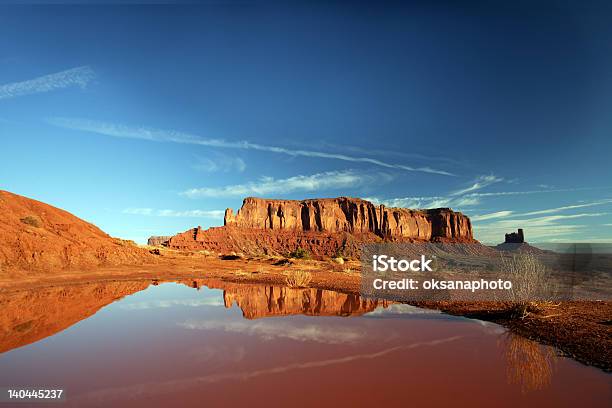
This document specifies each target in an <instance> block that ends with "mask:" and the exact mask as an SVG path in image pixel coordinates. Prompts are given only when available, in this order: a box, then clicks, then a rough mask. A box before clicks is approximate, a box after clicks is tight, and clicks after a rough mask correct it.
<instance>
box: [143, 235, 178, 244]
mask: <svg viewBox="0 0 612 408" xmlns="http://www.w3.org/2000/svg"><path fill="white" fill-rule="evenodd" d="M170 238H172V236H171V235H168V236H164V235H153V236H151V237H149V239H148V240H147V245H150V246H159V245H164V244H165V243H167V242H168V240H169V239H170Z"/></svg>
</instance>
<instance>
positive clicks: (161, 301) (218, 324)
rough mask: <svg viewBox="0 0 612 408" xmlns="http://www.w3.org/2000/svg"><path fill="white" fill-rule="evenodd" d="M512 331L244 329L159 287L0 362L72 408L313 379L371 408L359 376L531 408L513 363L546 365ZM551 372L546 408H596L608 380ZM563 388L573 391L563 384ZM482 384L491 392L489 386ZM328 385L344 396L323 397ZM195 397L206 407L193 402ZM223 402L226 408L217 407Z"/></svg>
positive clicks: (233, 317)
mask: <svg viewBox="0 0 612 408" xmlns="http://www.w3.org/2000/svg"><path fill="white" fill-rule="evenodd" d="M247 303H248V302H247ZM505 332H506V331H505V330H504V329H503V328H501V327H500V326H498V325H495V324H492V323H487V322H482V321H478V320H470V319H465V318H461V317H453V316H448V315H444V314H441V313H439V312H436V311H431V310H425V309H419V308H416V307H414V306H409V305H400V304H397V305H396V304H392V305H389V306H388V307H387V308H382V307H379V308H378V309H376V310H374V311H373V312H371V313H368V314H365V315H363V316H351V317H337V316H327V317H320V316H304V315H291V316H275V317H265V318H258V319H253V320H249V319H245V318H244V317H243V315H242V310H241V309H240V308H239V307H238V306H236V305H235V304H234V306H233V307H232V308H230V309H227V308H225V306H224V301H223V291H222V290H218V289H208V288H205V287H202V288H201V289H200V290H196V289H193V288H190V287H188V286H185V285H181V284H176V283H164V284H161V285H159V286H150V287H149V288H148V289H146V290H144V291H140V292H137V293H134V294H132V295H129V296H126V297H125V298H123V299H121V300H119V301H117V302H115V303H113V304H111V305H109V306H107V307H104V308H102V309H101V310H99V311H98V312H97V313H96V314H95V315H93V316H92V317H90V318H88V319H86V320H83V321H81V322H79V323H77V324H75V325H73V326H71V327H69V328H68V329H66V330H64V331H62V332H59V333H58V334H56V335H54V336H51V337H48V338H46V339H44V340H41V341H39V342H36V343H34V344H31V345H28V346H25V347H21V348H18V349H14V350H12V351H10V352H7V353H4V354H2V355H0V384H18V383H21V384H41V385H42V384H58V385H62V386H63V387H64V388H66V389H67V395H69V396H73V397H78V400H74V401H73V403H74V405H75V406H87V405H96V404H98V405H107V404H111V405H113V404H114V403H115V402H117V401H123V399H124V398H132V396H133V395H136V394H137V395H140V396H141V397H142V398H144V400H143V401H145V402H143V404H142V406H154V405H156V404H162V401H165V404H171V403H174V402H176V401H181V402H182V403H183V404H185V405H190V403H191V402H193V404H191V405H193V406H199V405H198V404H205V405H206V404H210V405H211V406H217V405H225V403H228V402H227V401H229V400H227V398H230V399H231V398H234V399H232V401H233V403H235V404H238V403H251V402H252V399H253V398H254V397H258V398H264V395H269V393H270V392H273V393H274V394H275V395H277V396H278V398H280V400H283V396H284V398H292V395H293V394H292V393H295V392H298V391H296V390H293V391H291V390H292V387H294V386H295V384H301V383H304V382H305V381H311V382H312V381H313V379H315V378H316V381H317V384H318V385H317V387H318V388H319V389H320V390H321V391H320V392H321V393H323V394H326V395H332V396H335V397H338V398H340V399H341V400H343V401H345V402H346V401H349V402H351V401H352V403H353V404H354V403H359V402H362V403H364V401H366V400H367V401H369V402H370V403H375V401H373V400H369V399H368V398H370V397H369V396H368V394H365V395H363V396H361V397H359V398H361V399H359V400H351V399H350V396H347V394H346V393H345V391H346V390H347V389H350V387H351V386H353V385H352V383H351V381H353V382H354V381H355V378H361V379H364V380H367V381H369V382H374V383H376V384H377V387H380V388H381V389H386V388H385V387H399V386H401V387H414V388H413V389H412V393H411V394H406V396H408V395H411V398H408V399H406V398H403V396H401V395H400V396H398V401H399V400H401V401H404V402H408V401H411V402H414V401H415V399H414V398H417V400H416V401H418V398H419V395H420V394H419V393H420V390H421V389H427V388H428V387H429V386H430V384H433V383H437V384H438V387H440V389H439V392H442V393H449V395H451V394H453V392H455V393H461V392H463V391H465V392H466V393H468V394H469V392H470V390H472V397H471V399H470V401H471V402H472V403H474V404H476V405H478V403H479V402H480V403H484V402H485V401H491V398H496V399H497V398H498V397H499V396H500V395H501V396H503V397H504V398H505V401H507V402H508V403H507V405H508V406H512V405H511V404H515V405H517V404H518V405H520V404H525V403H527V402H529V399H524V398H529V395H533V394H525V395H527V396H526V397H522V396H521V395H523V394H521V390H522V389H523V388H524V384H522V385H521V384H510V383H509V382H508V380H507V376H506V373H507V365H508V361H510V360H512V364H513V367H519V371H518V372H519V374H520V373H521V372H524V370H531V369H530V366H529V364H526V365H525V364H524V362H523V361H522V360H520V361H519V359H517V356H518V357H519V358H520V356H523V355H529V356H531V358H532V360H533V361H534V362H535V363H534V364H535V365H538V366H541V365H542V364H541V361H548V360H543V359H542V358H539V357H538V354H537V351H538V350H539V349H540V346H537V345H536V346H533V344H532V343H530V344H531V345H529V344H527V343H525V344H524V343H522V342H517V341H502V340H503V338H504V337H503V336H504V335H505V334H504V333H505ZM504 347H505V349H508V350H511V351H512V353H508V352H505V351H504V350H505V349H504ZM509 347H512V348H509ZM522 350H527V351H528V353H525V352H523V351H522ZM505 355H506V356H510V357H512V358H511V359H510V360H508V358H506V357H504V356H505ZM551 367H553V366H552V365H551ZM553 368H554V369H553ZM553 368H551V370H549V371H550V372H548V371H545V372H544V371H542V372H544V373H545V374H546V375H549V376H551V377H550V378H545V379H542V378H541V376H542V374H541V373H540V372H539V371H537V370H531V371H530V372H531V373H535V374H534V375H532V376H531V377H530V376H526V377H527V378H532V383H534V384H545V389H544V391H542V392H545V393H546V395H547V396H548V398H551V401H552V400H555V401H564V400H563V399H562V398H561V397H563V398H565V401H571V399H568V398H569V397H568V396H567V395H568V394H569V393H571V392H572V390H573V388H574V387H578V385H580V387H583V388H584V387H586V388H589V387H590V388H589V389H590V394H589V395H591V396H592V397H593V398H592V399H591V400H590V403H591V404H592V405H597V404H598V402H599V401H600V399H598V396H599V398H600V397H601V394H602V389H604V388H602V384H605V379H606V377H605V374H604V376H603V377H602V373H600V372H599V371H597V370H594V369H591V368H587V367H583V366H581V365H579V364H577V363H575V362H572V361H570V360H565V359H563V360H562V361H560V362H559V363H558V364H556V365H555V366H554V367H553ZM432 370H434V371H432ZM521 370H522V371H521ZM512 372H514V373H516V372H517V370H516V369H514V371H512ZM434 373H435V374H434ZM440 373H444V375H445V378H447V379H448V381H446V382H445V383H444V384H440V383H439V379H440V378H439V374H440ZM553 373H554V375H553ZM434 376H435V378H434ZM523 377H524V376H523ZM518 378H519V379H520V378H521V376H520V375H519V377H518ZM408 379H409V383H407V382H406V381H408ZM556 379H558V381H557V380H556ZM345 380H346V381H349V383H344V381H345ZM568 380H571V381H572V383H570V384H574V383H575V384H576V385H575V386H574V385H572V386H568ZM479 382H486V383H487V384H488V385H487V387H485V388H483V387H480V386H479V385H478V384H479ZM323 384H337V387H336V388H334V387H331V388H325V389H324V388H322V387H323ZM585 384H586V385H585ZM236 385H239V387H240V393H239V394H236V391H235V387H236ZM209 386H210V387H213V388H207V387H209ZM267 387H273V390H270V389H267ZM474 387H476V388H474ZM362 388H363V387H362ZM195 390H197V392H198V393H204V394H203V395H205V396H206V397H205V398H204V397H202V398H201V399H199V400H197V401H195V400H194V401H191V400H188V398H189V397H188V396H189V395H191V394H193V392H192V391H195ZM266 390H267V391H266ZM343 390H344V391H343ZM207 391H208V392H207ZM284 393H289V394H287V395H285V394H284ZM355 395H357V394H355ZM423 395H425V392H424V391H423ZM540 395H541V394H540ZM166 396H167V397H168V398H169V399H167V400H164V399H163V398H165V397H166ZM170 396H172V397H170ZM220 396H223V398H225V400H218V399H215V398H217V397H218V398H221V397H220ZM312 397H313V398H314V397H315V396H314V395H312ZM139 398H140V397H139ZM147 398H151V399H149V400H147ZM160 398H161V399H160ZM303 398H306V399H307V398H309V396H308V395H304V396H303ZM455 398H457V397H455ZM147 401H148V402H147ZM221 402H223V404H221ZM313 402H314V401H313ZM319 402H320V401H319ZM421 402H423V401H421ZM446 402H448V403H450V402H460V401H455V400H453V401H451V400H446ZM464 402H467V401H464ZM68 405H70V404H68ZM561 405H563V404H561Z"/></svg>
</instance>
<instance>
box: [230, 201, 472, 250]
mask: <svg viewBox="0 0 612 408" xmlns="http://www.w3.org/2000/svg"><path fill="white" fill-rule="evenodd" d="M225 225H226V226H237V227H240V228H255V229H268V230H293V231H318V232H329V233H338V232H348V233H351V234H354V233H372V234H375V235H377V236H379V237H381V238H385V239H393V238H412V239H417V240H424V241H431V240H436V239H442V240H444V239H449V240H461V241H471V240H473V235H472V224H471V222H470V219H469V218H468V217H466V216H464V215H463V214H461V213H458V212H454V211H453V210H451V209H449V208H436V209H431V210H410V209H406V208H387V207H385V206H384V205H378V206H377V205H374V204H372V203H371V202H369V201H365V200H361V199H358V198H348V197H339V198H326V199H313V200H303V201H296V200H266V199H261V198H254V197H249V198H246V199H245V200H244V202H243V204H242V208H240V210H238V213H237V214H236V215H234V213H233V211H232V210H231V209H227V210H226V211H225Z"/></svg>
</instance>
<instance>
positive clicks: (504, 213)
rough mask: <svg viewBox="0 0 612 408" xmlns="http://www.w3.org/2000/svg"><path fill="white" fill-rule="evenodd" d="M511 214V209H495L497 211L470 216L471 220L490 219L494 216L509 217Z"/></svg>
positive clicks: (494, 217)
mask: <svg viewBox="0 0 612 408" xmlns="http://www.w3.org/2000/svg"><path fill="white" fill-rule="evenodd" d="M512 214H514V212H513V211H497V212H494V213H490V214H483V215H474V216H473V217H471V219H472V221H486V220H492V219H496V218H505V217H509V216H511V215H512Z"/></svg>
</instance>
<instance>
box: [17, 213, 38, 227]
mask: <svg viewBox="0 0 612 408" xmlns="http://www.w3.org/2000/svg"><path fill="white" fill-rule="evenodd" d="M21 222H23V223H24V224H28V225H31V226H32V227H36V228H39V227H40V226H41V224H42V223H41V222H40V218H38V217H36V216H33V215H28V216H27V217H23V218H22V219H21Z"/></svg>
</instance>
